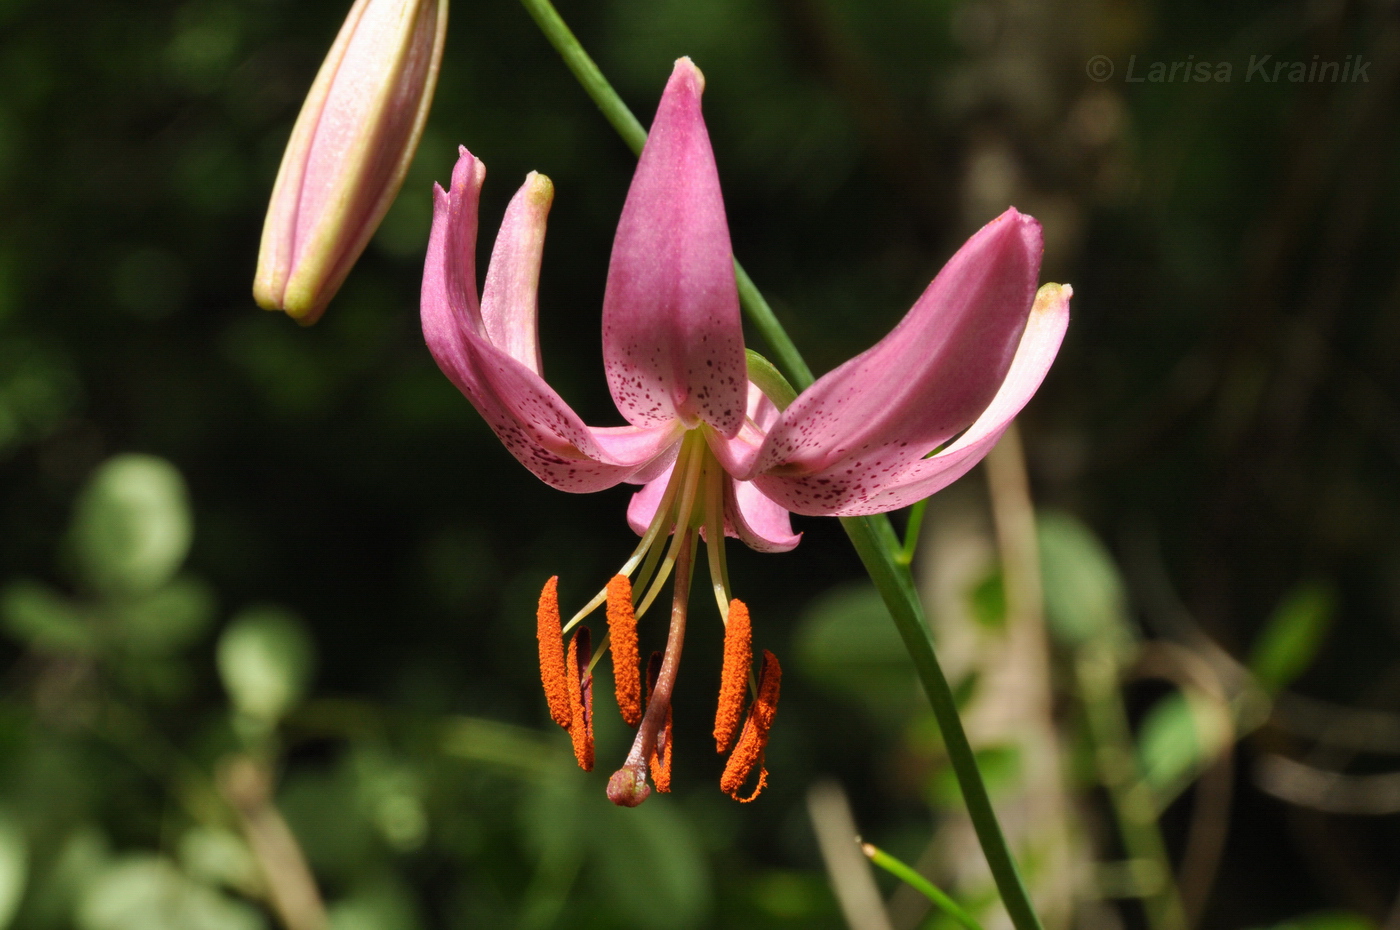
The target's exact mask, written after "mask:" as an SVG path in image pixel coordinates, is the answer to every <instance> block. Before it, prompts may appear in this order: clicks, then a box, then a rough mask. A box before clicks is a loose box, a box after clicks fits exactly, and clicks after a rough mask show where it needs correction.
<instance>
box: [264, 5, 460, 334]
mask: <svg viewBox="0 0 1400 930" xmlns="http://www.w3.org/2000/svg"><path fill="white" fill-rule="evenodd" d="M446 36H447V0H355V5H354V6H353V7H351V8H350V13H349V15H348V16H346V18H345V23H344V24H343V25H342V26H341V27H340V33H339V34H338V35H337V36H336V37H335V43H334V44H333V45H332V46H331V50H330V52H329V53H327V55H326V59H325V61H324V62H322V63H321V70H320V71H318V72H317V73H316V80H315V81H314V82H313V83H312V85H311V90H310V91H309V92H308V93H307V95H306V101H305V102H304V103H303V104H302V107H301V113H300V114H299V115H298V116H297V121H296V125H295V126H294V127H293V128H292V136H291V138H290V139H289V140H288V141H287V148H286V151H285V152H284V153H283V155H282V165H281V167H280V168H278V170H277V182H276V184H274V185H273V188H272V199H271V202H270V203H269V204H268V208H267V218H266V220H265V221H264V223H263V234H262V244H261V247H260V248H259V250H258V270H257V272H256V275H255V276H254V279H253V297H254V299H255V300H257V302H258V305H259V306H261V307H263V308H264V309H267V310H285V311H286V312H287V315H288V316H291V317H292V318H293V319H295V320H297V322H299V323H301V324H303V325H307V326H309V325H310V324H312V323H315V322H316V320H317V319H319V318H320V316H321V313H322V312H323V311H324V310H325V309H326V305H327V304H328V303H330V300H331V298H332V297H334V296H335V292H336V291H337V290H339V289H340V285H341V283H342V282H344V280H345V276H346V275H348V274H349V273H350V269H351V267H353V266H354V264H355V260H356V259H358V258H359V257H360V253H361V252H363V251H364V250H365V246H366V245H368V244H369V239H370V236H372V235H374V231H375V229H377V228H378V227H379V221H380V220H382V219H383V218H384V214H385V213H386V212H387V211H388V209H389V206H390V205H391V204H392V203H393V202H394V197H395V196H396V195H397V194H398V192H399V187H400V186H401V185H402V184H403V179H404V175H405V174H406V173H407V172H408V166H409V163H410V162H411V161H413V153H414V151H415V150H416V149H417V148H418V139H419V138H420V137H421V136H422V134H423V126H424V124H425V123H426V122H427V120H428V109H429V107H430V106H431V105H432V101H433V88H434V87H435V86H436V85H437V76H438V67H439V65H440V64H441V62H442V47H443V42H444V41H445V39H446Z"/></svg>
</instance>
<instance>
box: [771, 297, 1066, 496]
mask: <svg viewBox="0 0 1400 930" xmlns="http://www.w3.org/2000/svg"><path fill="white" fill-rule="evenodd" d="M1072 295H1073V290H1072V289H1071V288H1070V286H1069V285H1067V284H1066V285H1059V284H1047V285H1045V286H1044V287H1042V288H1041V289H1040V291H1039V293H1038V294H1037V295H1036V299H1035V303H1034V308H1033V309H1032V311H1031V314H1030V318H1029V319H1028V320H1027V321H1026V329H1025V333H1024V335H1023V336H1022V337H1021V341H1020V344H1019V346H1018V347H1017V349H1016V355H1015V357H1014V359H1013V361H1012V363H1011V368H1010V370H1009V371H1008V372H1007V373H1006V379H1005V380H1004V381H1003V382H1002V384H1001V387H1000V388H999V389H998V391H997V393H996V396H995V397H994V398H993V399H992V402H991V403H990V404H988V405H987V408H986V409H985V410H983V411H982V414H981V416H979V417H978V418H977V420H976V422H974V423H973V424H972V425H971V426H970V427H968V429H967V432H965V433H963V434H962V435H961V436H959V437H958V439H957V441H956V442H954V443H952V444H951V445H949V446H948V448H946V449H944V450H943V451H942V452H939V453H938V454H937V455H935V456H932V457H931V458H926V459H924V458H921V459H919V460H917V461H915V462H914V463H913V464H912V465H910V466H908V467H906V468H905V469H904V470H903V471H901V472H900V473H898V474H896V475H893V476H891V477H889V478H888V479H887V480H885V481H884V482H882V483H880V484H878V485H869V486H867V485H862V484H859V483H856V484H851V483H848V482H847V481H846V480H845V475H844V474H843V469H841V468H838V469H835V470H833V471H830V472H816V473H813V474H809V475H803V476H799V477H788V476H782V475H763V476H760V477H759V478H757V479H756V480H755V481H754V484H755V485H757V486H758V488H759V489H760V490H762V492H763V493H764V494H765V495H767V496H768V497H770V498H772V499H773V500H774V501H776V502H777V503H778V504H780V505H782V506H784V507H787V508H789V509H790V510H792V511H794V512H796V513H803V514H812V515H818V516H836V517H853V516H861V515H864V514H872V513H884V512H886V511H889V510H895V509H898V508H900V507H906V506H908V505H910V504H912V503H914V502H915V501H919V500H922V499H923V498H925V497H928V496H929V495H930V494H933V493H935V492H937V491H940V490H942V489H943V488H945V487H947V486H948V485H950V484H952V483H953V482H954V481H956V480H957V479H959V478H961V477H962V476H963V475H964V474H966V473H967V472H968V471H969V470H970V469H971V468H972V466H974V465H976V464H977V463H978V462H980V461H981V460H982V458H983V456H985V455H986V454H987V453H988V452H990V451H991V449H992V447H993V446H995V445H996V443H997V440H999V439H1000V438H1001V435H1002V433H1004V432H1006V428H1007V427H1008V426H1010V425H1011V421H1012V420H1013V419H1015V417H1016V414H1018V413H1020V411H1021V408H1022V407H1024V406H1025V405H1026V403H1027V402H1028V401H1029V400H1030V399H1031V397H1032V396H1033V395H1034V394H1035V392H1036V390H1037V389H1038V388H1039V387H1040V383H1041V382H1042V381H1043V380H1044V379H1045V375H1046V373H1047V372H1048V371H1049V370H1050V364H1051V363H1052V362H1053V361H1054V360H1055V355H1056V353H1058V352H1059V350H1060V343H1061V341H1062V340H1063V339H1064V335H1065V329H1066V328H1067V327H1068V326H1069V299H1070V297H1071V296H1072Z"/></svg>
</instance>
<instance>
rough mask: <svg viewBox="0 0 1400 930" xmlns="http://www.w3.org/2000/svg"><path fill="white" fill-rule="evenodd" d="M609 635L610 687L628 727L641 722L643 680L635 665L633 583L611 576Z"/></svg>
mask: <svg viewBox="0 0 1400 930" xmlns="http://www.w3.org/2000/svg"><path fill="white" fill-rule="evenodd" d="M608 634H609V638H610V639H611V641H612V645H611V646H609V648H610V649H611V650H612V666H613V688H614V689H615V693H616V694H617V709H618V710H620V711H622V719H623V720H625V721H626V722H627V725H628V726H630V727H635V726H637V725H638V724H639V723H641V722H642V680H641V672H640V670H639V669H638V668H637V615H636V614H635V613H634V612H633V611H632V582H631V581H629V580H628V578H627V576H626V575H613V576H612V580H610V581H609V582H608Z"/></svg>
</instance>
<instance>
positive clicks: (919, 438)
mask: <svg viewBox="0 0 1400 930" xmlns="http://www.w3.org/2000/svg"><path fill="white" fill-rule="evenodd" d="M1040 251H1041V239H1040V224H1039V223H1037V222H1036V221H1035V220H1033V219H1031V218H1030V217H1028V216H1024V215H1022V214H1020V213H1017V212H1016V211H1015V210H1014V209H1012V210H1008V211H1007V212H1006V213H1004V214H1002V215H1001V216H1000V217H998V218H997V219H995V220H993V221H992V222H991V223H989V224H987V225H986V226H985V227H983V228H982V229H981V230H980V231H978V232H977V233H976V234H975V235H974V236H973V237H972V238H971V239H969V240H968V241H967V243H966V244H965V245H964V246H963V247H962V248H961V249H959V250H958V252H957V254H956V255H954V256H953V257H952V259H950V260H949V262H948V264H947V265H945V266H944V267H943V270H942V271H940V272H939V273H938V276H937V277H936V278H934V280H933V283H931V284H930V285H929V286H928V289H927V290H925V291H924V293H923V296H921V297H920V298H919V300H918V301H917V302H916V303H915V304H914V306H913V308H912V309H911V310H910V311H909V313H907V314H906V315H905V317H904V319H903V320H901V321H900V322H899V325H898V326H896V327H895V328H894V330H893V331H891V332H890V333H889V335H887V336H886V337H885V338H884V339H882V340H880V342H879V343H877V344H876V345H875V346H874V347H873V348H871V349H869V350H867V351H865V352H863V353H861V354H860V355H858V356H856V357H855V358H853V359H851V360H850V361H848V362H846V363H845V364H844V365H842V366H840V367H839V368H837V369H836V370H834V371H832V372H830V373H828V374H826V375H825V376H823V377H822V378H821V379H819V380H818V381H817V383H816V384H814V385H812V386H811V387H810V388H808V389H807V390H806V391H803V392H802V393H801V394H800V395H798V397H797V399H796V400H794V401H793V402H792V405H791V406H789V407H788V408H787V409H786V410H785V411H783V413H782V415H781V416H780V417H779V418H778V421H777V422H776V423H775V424H774V426H773V428H772V429H771V431H770V432H769V434H768V439H767V440H766V442H765V444H764V448H763V451H762V452H761V453H760V454H759V456H758V460H757V462H756V464H755V465H754V466H753V470H752V472H751V473H750V474H746V475H741V476H740V477H745V478H747V477H752V475H753V474H757V473H763V474H769V475H780V476H784V477H791V478H796V477H801V476H811V475H817V474H819V473H820V475H821V478H820V479H819V480H820V481H821V482H822V484H821V487H820V491H821V493H820V494H818V495H817V496H816V497H815V498H814V499H812V500H810V501H808V502H807V504H806V505H805V506H807V507H815V508H818V509H822V510H828V509H830V508H834V507H838V506H841V505H842V503H843V502H844V501H846V500H848V499H856V498H863V497H866V496H868V495H870V494H873V493H874V492H875V491H877V490H878V489H879V488H881V487H882V486H884V485H885V484H887V483H888V482H889V481H890V480H892V479H893V478H894V477H895V476H897V475H899V474H900V473H901V472H902V471H903V470H904V469H905V468H906V467H908V466H909V465H910V464H912V463H914V462H916V461H918V460H920V459H922V458H923V457H924V456H925V455H926V454H928V453H929V452H930V451H932V450H933V449H936V448H937V447H938V446H940V445H941V444H943V443H945V442H947V441H948V440H949V439H951V438H952V437H954V436H956V435H957V434H958V433H960V432H962V431H963V430H965V429H966V428H967V427H968V426H969V425H971V423H972V421H973V420H975V419H976V418H977V416H978V414H980V413H981V412H982V411H983V410H984V409H985V408H986V406H987V405H988V404H989V403H990V402H991V400H992V397H993V396H994V395H995V394H996V391H997V388H998V387H999V386H1000V385H1001V383H1002V381H1003V380H1004V379H1005V377H1006V372H1007V369H1008V368H1009V367H1010V365H1011V359H1012V356H1013V355H1014V354H1015V352H1016V346H1017V344H1018V343H1019V342H1020V339H1021V334H1022V332H1023V331H1024V329H1025V325H1026V317H1027V315H1028V314H1029V313H1030V310H1031V304H1032V301H1033V300H1034V297H1035V284H1036V277H1037V275H1038V273H1039V269H1040ZM814 490H817V488H816V486H815V485H814ZM794 509H796V508H794ZM799 512H803V511H800V510H799Z"/></svg>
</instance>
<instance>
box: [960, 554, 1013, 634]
mask: <svg viewBox="0 0 1400 930" xmlns="http://www.w3.org/2000/svg"><path fill="white" fill-rule="evenodd" d="M967 599H968V607H969V612H970V613H971V614H972V619H974V620H976V621H977V622H978V623H979V624H981V625H982V626H984V627H986V628H987V629H989V630H1000V629H1003V628H1004V627H1005V626H1006V584H1005V582H1004V581H1003V580H1002V574H1001V566H1000V565H993V566H992V567H991V569H990V570H989V571H988V572H987V575H986V577H985V578H983V579H982V580H981V581H979V582H977V583H976V584H975V585H973V586H972V590H971V591H969V592H968V594H967Z"/></svg>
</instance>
